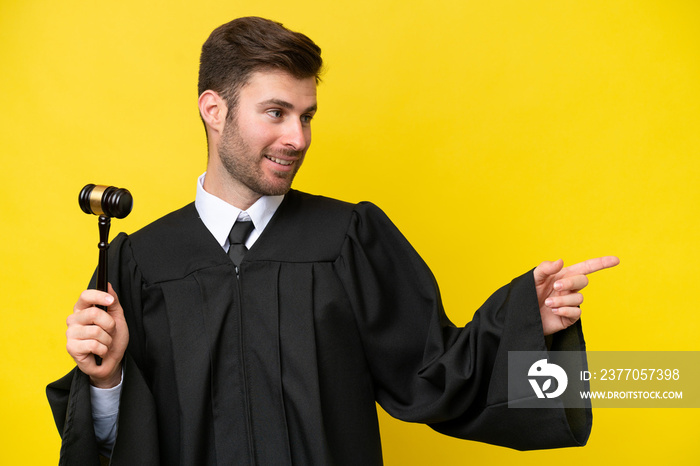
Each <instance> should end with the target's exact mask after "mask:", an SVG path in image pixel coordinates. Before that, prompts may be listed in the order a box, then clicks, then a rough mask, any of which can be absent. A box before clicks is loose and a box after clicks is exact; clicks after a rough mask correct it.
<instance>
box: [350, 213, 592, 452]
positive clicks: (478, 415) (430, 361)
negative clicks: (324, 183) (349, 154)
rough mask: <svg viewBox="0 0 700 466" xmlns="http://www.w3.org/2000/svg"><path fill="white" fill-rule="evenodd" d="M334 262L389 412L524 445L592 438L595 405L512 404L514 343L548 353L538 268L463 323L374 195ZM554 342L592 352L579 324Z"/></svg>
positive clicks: (464, 434) (452, 431)
mask: <svg viewBox="0 0 700 466" xmlns="http://www.w3.org/2000/svg"><path fill="white" fill-rule="evenodd" d="M336 270H337V273H338V276H339V277H340V280H341V281H342V283H343V285H344V287H345V290H346V292H347V295H348V298H349V300H350V302H351V306H352V308H353V312H354V313H355V316H356V322H357V326H358V329H359V333H360V335H361V339H362V344H363V347H364V351H365V356H366V359H367V363H368V365H369V367H370V371H371V373H372V378H373V380H374V384H375V396H376V400H377V402H378V403H379V404H380V405H381V406H382V407H383V408H384V409H385V410H386V411H387V412H388V413H389V414H391V415H392V416H394V417H396V418H398V419H402V420H405V421H411V422H422V423H427V424H429V425H430V426H431V427H432V428H433V429H435V430H437V431H439V432H442V433H445V434H448V435H451V436H455V437H459V438H465V439H471V440H477V441H481V442H486V443H491V444H496V445H502V446H507V447H510V448H515V449H521V450H522V449H541V448H557V447H563V446H576V445H583V444H585V443H586V441H587V438H588V435H589V433H590V428H591V413H590V409H589V408H588V409H573V410H565V409H564V408H561V409H557V408H543V409H526V408H508V378H507V376H508V372H507V362H508V351H542V352H545V351H547V346H546V344H545V338H544V336H543V332H542V322H541V319H540V315H539V306H538V303H537V295H536V292H535V286H534V278H533V273H532V271H530V272H527V273H525V274H524V275H522V276H520V277H518V278H516V279H514V280H513V281H512V282H511V283H510V284H508V285H506V286H504V287H502V288H501V289H499V290H498V291H496V292H495V293H494V294H493V295H492V296H491V297H490V298H489V299H488V300H487V301H486V302H485V303H484V304H483V305H482V306H481V307H480V308H479V309H478V310H477V311H476V313H475V314H474V317H473V320H472V321H471V322H470V323H469V324H467V325H466V326H465V327H464V328H456V327H455V326H454V325H453V324H452V323H451V322H450V321H449V319H448V318H447V316H446V314H445V311H444V309H443V306H442V301H441V299H440V293H439V290H438V287H437V284H436V282H435V279H434V277H433V275H432V273H431V272H430V270H429V268H428V267H427V265H426V264H425V263H424V261H423V260H422V259H421V258H420V256H419V255H418V254H417V253H416V251H415V250H414V249H413V248H412V247H411V245H410V244H409V243H408V241H407V240H406V239H405V238H404V237H403V236H402V235H401V233H400V232H399V231H398V229H397V228H396V227H395V226H394V225H393V224H392V223H391V221H390V220H389V219H388V218H387V217H386V215H385V214H384V213H383V212H382V211H381V210H380V209H378V208H377V207H376V206H374V205H372V204H369V203H361V204H358V206H357V208H356V209H355V213H354V218H353V219H352V221H351V224H350V227H349V229H348V232H347V236H346V240H345V243H344V245H343V247H342V251H341V255H340V257H339V258H338V260H337V261H336ZM552 349H557V350H585V345H584V342H583V335H582V333H581V326H580V323H578V322H577V323H576V324H575V325H573V326H572V327H570V328H568V329H566V330H564V331H561V332H558V333H557V334H555V336H554V339H553V342H552Z"/></svg>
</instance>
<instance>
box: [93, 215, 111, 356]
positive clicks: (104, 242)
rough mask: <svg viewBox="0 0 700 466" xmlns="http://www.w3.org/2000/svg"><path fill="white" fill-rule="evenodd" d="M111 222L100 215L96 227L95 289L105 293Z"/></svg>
mask: <svg viewBox="0 0 700 466" xmlns="http://www.w3.org/2000/svg"><path fill="white" fill-rule="evenodd" d="M110 223H111V220H110V218H109V217H107V216H106V215H100V218H99V219H98V223H97V225H98V227H99V229H100V243H99V244H98V245H97V247H98V248H99V249H100V258H99V261H98V262H97V289H98V290H99V291H105V292H106V291H107V249H108V248H109V226H110ZM97 307H99V308H100V309H102V310H103V311H107V306H102V305H98V306H97ZM94 356H95V364H97V365H98V366H101V365H102V358H101V357H99V356H98V355H96V354H95V355H94Z"/></svg>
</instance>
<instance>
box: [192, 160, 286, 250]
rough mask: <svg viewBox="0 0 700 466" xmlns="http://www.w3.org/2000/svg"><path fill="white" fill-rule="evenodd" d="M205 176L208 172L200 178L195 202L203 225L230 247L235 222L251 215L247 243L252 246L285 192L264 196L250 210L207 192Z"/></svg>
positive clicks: (225, 246)
mask: <svg viewBox="0 0 700 466" xmlns="http://www.w3.org/2000/svg"><path fill="white" fill-rule="evenodd" d="M205 176H206V173H203V174H202V175H201V176H200V177H199V178H198V179H197V197H196V198H195V200H194V206H195V208H196V209H197V213H199V217H200V218H201V219H202V222H203V223H204V226H206V227H207V229H208V230H209V231H210V232H211V234H212V235H213V236H214V238H216V241H218V242H219V244H220V245H221V247H222V248H224V249H228V234H229V232H230V231H231V228H233V224H234V223H235V222H236V220H237V219H241V220H247V219H248V218H249V219H250V220H252V222H253V227H254V228H253V231H252V232H251V233H250V236H248V239H247V240H246V243H245V245H246V247H247V248H248V249H250V247H251V246H252V245H253V244H254V243H255V241H256V240H257V239H258V238H259V237H260V235H261V234H262V232H263V230H264V229H265V227H266V226H267V224H268V223H269V222H270V220H271V219H272V216H273V215H274V214H275V212H276V211H277V208H278V207H279V206H280V204H281V203H282V200H283V199H284V196H262V197H261V198H260V199H258V200H257V201H256V202H255V204H253V205H252V206H250V207H249V208H248V210H241V209H239V208H238V207H234V206H232V205H231V204H229V203H228V202H226V201H224V200H223V199H221V198H218V197H216V196H214V195H213V194H211V193H208V192H206V191H205V190H204V177H205Z"/></svg>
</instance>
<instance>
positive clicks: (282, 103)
mask: <svg viewBox="0 0 700 466" xmlns="http://www.w3.org/2000/svg"><path fill="white" fill-rule="evenodd" d="M268 105H277V106H278V107H282V108H286V109H287V110H294V105H292V104H291V103H289V102H287V101H286V100H281V99H268V100H265V101H263V102H260V103H259V104H258V107H266V106H268ZM317 109H318V104H314V105H312V106H311V107H309V108H307V109H306V110H304V111H303V112H302V113H309V112H315V111H316V110H317Z"/></svg>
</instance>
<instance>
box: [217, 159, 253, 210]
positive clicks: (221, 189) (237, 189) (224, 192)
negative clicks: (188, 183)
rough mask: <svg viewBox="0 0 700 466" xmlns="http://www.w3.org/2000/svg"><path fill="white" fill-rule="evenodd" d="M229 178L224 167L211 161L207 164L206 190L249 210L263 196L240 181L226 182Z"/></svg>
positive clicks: (233, 204) (242, 208) (235, 205)
mask: <svg viewBox="0 0 700 466" xmlns="http://www.w3.org/2000/svg"><path fill="white" fill-rule="evenodd" d="M210 160H211V159H210ZM227 179H230V176H229V175H228V173H226V171H225V170H224V169H223V167H221V166H213V164H211V163H210V164H209V165H208V166H207V176H206V177H205V178H204V190H205V191H206V192H208V193H209V194H213V195H214V196H216V197H218V198H219V199H223V200H224V201H226V202H228V203H229V204H231V205H232V206H234V207H237V208H239V209H241V210H248V208H250V206H252V205H253V204H255V203H256V202H257V200H258V199H260V198H261V197H262V195H261V194H258V193H254V192H253V191H251V190H250V189H248V188H247V187H246V186H243V185H241V184H240V183H238V182H234V183H232V182H230V181H229V182H226V180H227Z"/></svg>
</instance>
